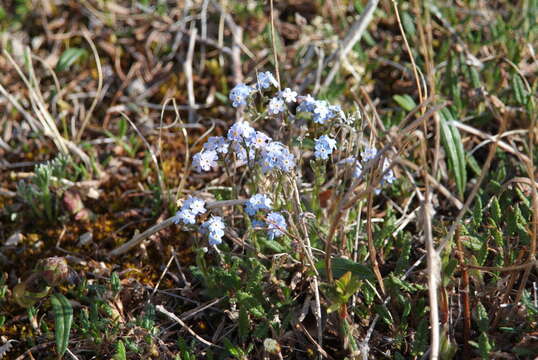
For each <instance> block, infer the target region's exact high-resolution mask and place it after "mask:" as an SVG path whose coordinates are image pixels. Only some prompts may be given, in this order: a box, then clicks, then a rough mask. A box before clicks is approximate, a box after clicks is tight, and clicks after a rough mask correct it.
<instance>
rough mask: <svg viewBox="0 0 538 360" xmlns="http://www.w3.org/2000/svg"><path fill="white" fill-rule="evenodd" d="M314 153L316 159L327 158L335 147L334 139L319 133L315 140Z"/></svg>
mask: <svg viewBox="0 0 538 360" xmlns="http://www.w3.org/2000/svg"><path fill="white" fill-rule="evenodd" d="M314 148H315V150H316V151H315V153H314V156H315V157H316V159H323V160H327V159H328V158H329V155H331V154H332V152H333V150H334V149H336V140H334V139H333V138H331V137H330V136H328V135H321V136H320V137H319V138H317V139H316V140H315V147H314Z"/></svg>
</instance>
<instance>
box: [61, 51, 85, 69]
mask: <svg viewBox="0 0 538 360" xmlns="http://www.w3.org/2000/svg"><path fill="white" fill-rule="evenodd" d="M87 54H88V52H87V51H86V50H85V49H80V48H69V49H66V50H65V51H64V52H63V54H62V55H61V56H60V59H59V60H58V63H57V64H56V71H64V70H67V69H69V67H71V65H73V64H74V63H75V62H76V61H77V60H79V59H81V58H83V57H85V56H87Z"/></svg>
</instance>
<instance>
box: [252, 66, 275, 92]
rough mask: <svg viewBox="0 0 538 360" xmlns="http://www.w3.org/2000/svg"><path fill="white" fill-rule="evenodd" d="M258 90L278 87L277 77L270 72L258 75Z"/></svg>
mask: <svg viewBox="0 0 538 360" xmlns="http://www.w3.org/2000/svg"><path fill="white" fill-rule="evenodd" d="M257 80H258V81H257V83H258V89H259V90H261V89H267V88H268V87H270V86H271V85H273V86H274V87H278V83H277V82H276V79H275V77H274V76H273V74H271V73H270V72H269V71H266V72H261V73H258V79H257Z"/></svg>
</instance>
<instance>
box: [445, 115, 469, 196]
mask: <svg viewBox="0 0 538 360" xmlns="http://www.w3.org/2000/svg"><path fill="white" fill-rule="evenodd" d="M440 115H441V116H440V118H441V140H442V142H443V146H444V148H445V151H446V153H447V156H448V165H449V168H450V169H451V171H452V173H453V174H454V178H455V180H456V187H457V188H458V193H459V194H460V197H462V198H463V194H464V192H465V184H466V183H467V171H466V168H465V153H464V150H463V143H462V141H461V137H460V134H459V131H458V129H457V128H456V127H454V126H452V125H449V124H448V122H449V121H450V120H453V118H452V114H451V113H450V111H449V110H448V109H443V110H441V112H440Z"/></svg>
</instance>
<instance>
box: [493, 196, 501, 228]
mask: <svg viewBox="0 0 538 360" xmlns="http://www.w3.org/2000/svg"><path fill="white" fill-rule="evenodd" d="M501 216H502V215H501V206H500V205H499V199H497V197H496V196H494V197H493V199H492V200H491V217H492V218H493V221H495V225H497V227H499V225H500V224H501Z"/></svg>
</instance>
